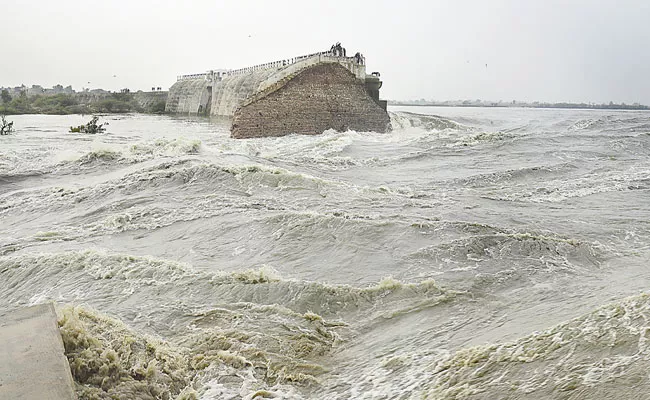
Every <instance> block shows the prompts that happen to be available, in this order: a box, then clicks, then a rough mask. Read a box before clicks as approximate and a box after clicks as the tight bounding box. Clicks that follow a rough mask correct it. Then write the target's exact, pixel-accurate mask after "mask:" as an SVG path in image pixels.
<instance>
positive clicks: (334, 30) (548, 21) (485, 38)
mask: <svg viewBox="0 0 650 400" xmlns="http://www.w3.org/2000/svg"><path fill="white" fill-rule="evenodd" d="M0 6H1V8H0V9H1V13H2V14H1V15H2V17H3V18H2V28H3V33H2V35H1V36H0V44H1V46H0V51H1V53H0V86H17V85H20V84H25V85H32V84H40V85H42V86H44V87H51V86H53V85H55V84H57V83H60V84H63V85H64V86H65V85H68V84H71V85H72V86H73V87H74V88H75V89H76V90H81V88H82V87H90V88H104V89H108V90H116V89H120V88H123V87H128V88H130V89H131V90H138V89H142V90H148V89H150V88H151V87H152V86H161V87H163V88H164V89H167V88H168V87H169V86H171V85H172V84H173V83H174V81H175V79H176V76H177V75H180V74H189V73H198V72H205V71H206V70H209V69H217V68H240V67H244V66H248V65H253V64H258V63H263V62H268V61H274V60H279V59H284V58H291V57H294V56H298V55H302V54H306V53H311V52H314V51H320V50H326V49H328V48H329V47H330V45H331V44H332V43H334V42H337V41H339V42H341V43H342V44H343V46H344V47H346V48H347V51H348V54H354V53H355V52H357V51H360V52H362V53H363V54H364V55H365V56H366V59H367V64H368V69H369V72H371V71H380V72H381V76H382V79H383V80H384V86H383V89H382V93H381V95H382V97H383V98H387V99H395V100H407V99H419V98H425V99H437V100H448V99H483V100H504V101H511V100H513V99H517V100H525V101H534V100H540V101H574V102H578V101H585V102H599V103H600V102H609V101H614V102H626V103H634V102H640V103H644V104H650V0H616V1H613V0H607V1H603V0H584V1H582V0H575V1H572V0H565V1H560V0H467V1H463V0H455V1H452V0H449V1H447V0H444V1H440V0H422V1H415V0H412V1H408V0H402V1H396V0H386V1H384V0H374V1H357V0H327V1H313V0H272V1H269V0H264V1H263V0H234V1H231V0H183V1H176V0H174V1H171V0H168V1H165V0H155V1H153V0H108V1H107V0H102V1H96V0H58V1H57V0H31V1H25V0H0Z"/></svg>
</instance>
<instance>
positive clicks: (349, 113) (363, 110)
mask: <svg viewBox="0 0 650 400" xmlns="http://www.w3.org/2000/svg"><path fill="white" fill-rule="evenodd" d="M328 129H334V130H336V131H339V132H343V131H346V130H355V131H373V132H382V133H383V132H386V131H388V130H389V129H390V119H389V117H388V113H386V111H384V110H383V109H382V108H381V107H380V106H379V105H378V104H377V103H376V102H375V101H374V100H373V99H372V98H371V97H370V96H369V95H368V92H367V91H366V89H365V86H364V82H363V81H362V80H359V79H357V78H356V77H355V75H354V74H353V73H352V72H350V71H349V70H348V69H346V68H345V67H344V66H342V65H340V64H338V63H325V64H318V65H315V66H313V67H310V68H307V69H305V70H303V71H302V72H300V73H298V74H297V75H296V76H295V77H293V78H292V79H289V80H288V81H287V83H286V84H285V85H284V86H282V87H280V88H279V89H277V90H275V91H273V92H271V93H269V94H268V95H266V96H264V97H262V98H260V99H258V100H256V101H253V102H251V103H250V104H247V105H244V106H243V107H241V108H239V109H237V111H235V114H234V117H233V124H232V128H231V134H232V137H234V138H252V137H266V136H284V135H288V134H291V133H299V134H306V135H315V134H320V133H323V132H324V131H326V130H328Z"/></svg>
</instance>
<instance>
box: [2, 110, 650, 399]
mask: <svg viewBox="0 0 650 400" xmlns="http://www.w3.org/2000/svg"><path fill="white" fill-rule="evenodd" d="M390 111H391V117H392V123H393V127H394V129H393V131H392V132H391V133H389V134H377V133H372V132H347V133H345V134H339V133H334V132H326V133H325V134H323V135H318V136H296V135H290V136H285V137H281V138H265V139H247V140H234V139H230V138H229V136H228V135H229V134H228V131H227V126H226V125H224V124H223V123H221V122H218V121H209V120H206V119H187V118H173V117H169V116H146V115H120V116H115V115H110V116H104V117H102V119H101V120H100V122H106V121H107V122H109V123H110V125H109V126H108V129H107V132H105V133H103V134H98V135H86V134H72V133H67V131H68V128H69V127H70V126H71V125H80V124H82V123H85V122H87V120H88V119H89V117H88V116H86V117H83V116H79V115H76V116H43V115H25V116H14V117H10V118H9V119H10V120H13V121H14V122H15V123H14V126H15V128H16V129H17V132H16V133H15V134H14V135H11V136H3V137H0V294H1V296H0V315H2V314H5V313H8V312H11V310H13V309H15V308H17V307H23V306H28V305H33V304H38V303H42V302H48V301H55V302H56V307H57V310H58V313H59V316H60V326H61V332H62V336H63V339H64V343H65V345H66V353H67V356H68V359H69V361H70V365H71V369H72V372H73V376H74V377H75V382H76V384H77V387H76V389H77V393H78V394H79V396H80V397H81V398H106V399H108V398H125V399H155V398H160V399H198V398H200V399H253V398H258V399H261V398H281V399H348V398H349V399H411V398H413V399H422V398H425V399H497V398H503V399H519V398H526V399H549V398H556V399H586V398H594V399H596V398H597V399H610V398H611V399H620V398H626V399H637V398H639V399H640V398H645V396H646V395H647V393H649V392H650V377H649V376H648V372H647V371H648V369H649V368H650V345H649V343H650V297H649V296H648V293H650V292H649V291H648V290H649V289H648V285H649V283H650V268H649V265H650V264H649V263H648V260H649V259H650V257H649V256H650V246H649V244H650V201H649V199H650V113H647V112H630V111H609V110H599V111H594V110H582V111H580V110H547V109H516V108H504V109H500V108H499V109H497V108H430V107H399V108H393V109H391V110H390ZM111 396H113V397H111Z"/></svg>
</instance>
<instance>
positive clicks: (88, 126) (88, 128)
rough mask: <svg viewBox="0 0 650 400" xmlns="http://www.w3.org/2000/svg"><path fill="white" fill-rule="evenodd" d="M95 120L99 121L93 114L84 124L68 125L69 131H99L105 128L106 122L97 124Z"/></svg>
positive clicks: (93, 132)
mask: <svg viewBox="0 0 650 400" xmlns="http://www.w3.org/2000/svg"><path fill="white" fill-rule="evenodd" d="M97 121H99V117H97V116H94V117H93V118H92V119H91V120H90V122H88V123H87V124H86V125H79V126H77V127H75V126H71V127H70V132H72V133H92V134H95V133H101V132H104V131H106V128H104V126H105V125H108V122H105V123H103V124H99V125H97Z"/></svg>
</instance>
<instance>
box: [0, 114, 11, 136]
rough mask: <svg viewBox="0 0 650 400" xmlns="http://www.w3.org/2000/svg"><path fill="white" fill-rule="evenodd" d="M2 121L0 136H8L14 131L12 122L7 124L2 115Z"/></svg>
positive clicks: (0, 122)
mask: <svg viewBox="0 0 650 400" xmlns="http://www.w3.org/2000/svg"><path fill="white" fill-rule="evenodd" d="M0 118H2V120H1V121H0V135H8V134H10V133H11V132H13V130H14V122H13V121H11V122H7V119H6V118H5V116H4V115H3V116H2V117H0Z"/></svg>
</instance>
